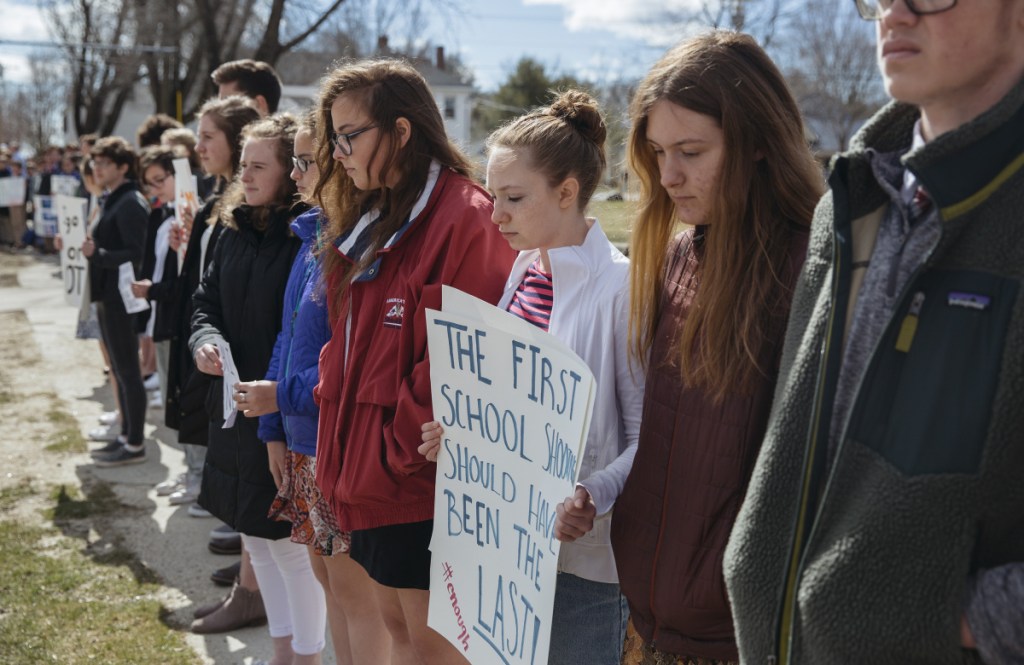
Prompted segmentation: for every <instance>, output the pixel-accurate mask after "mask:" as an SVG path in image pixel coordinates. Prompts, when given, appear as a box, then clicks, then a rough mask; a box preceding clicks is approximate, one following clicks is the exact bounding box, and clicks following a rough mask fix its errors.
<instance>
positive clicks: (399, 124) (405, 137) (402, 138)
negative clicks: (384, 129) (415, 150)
mask: <svg viewBox="0 0 1024 665" xmlns="http://www.w3.org/2000/svg"><path fill="white" fill-rule="evenodd" d="M395 131H397V132H398V147H399V148H404V147H405V144H406V143H408V142H409V137H411V136H412V125H411V124H410V123H409V121H408V120H407V119H405V118H398V119H397V120H395Z"/></svg>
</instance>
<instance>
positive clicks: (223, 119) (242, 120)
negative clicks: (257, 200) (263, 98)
mask: <svg viewBox="0 0 1024 665" xmlns="http://www.w3.org/2000/svg"><path fill="white" fill-rule="evenodd" d="M207 115H208V116H210V120H212V121H213V124H214V126H216V127H217V129H219V130H220V131H222V132H224V138H225V139H227V142H228V146H230V148H231V175H232V176H234V175H237V173H238V162H239V160H241V159H242V141H241V136H242V128H243V127H245V126H246V125H248V124H249V123H250V122H255V121H257V120H259V119H260V112H259V111H257V110H256V106H255V104H254V103H253V101H252V100H251V99H249V98H248V97H243V96H241V95H232V96H230V97H225V98H223V99H210V100H207V101H206V103H204V104H203V105H202V106H200V107H199V112H198V113H196V120H197V121H198V120H202V118H203V116H207ZM217 180H218V182H220V181H221V177H220V176H217ZM221 184H223V183H221Z"/></svg>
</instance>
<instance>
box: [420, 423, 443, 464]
mask: <svg viewBox="0 0 1024 665" xmlns="http://www.w3.org/2000/svg"><path fill="white" fill-rule="evenodd" d="M421 429H422V431H423V444H422V445H420V447H419V448H417V449H416V452H418V453H419V454H420V455H423V456H424V457H426V458H427V459H428V460H430V461H431V462H436V461H437V454H438V453H439V452H441V435H442V434H444V428H443V427H441V423H439V422H437V421H436V420H434V421H431V422H429V423H423V427H422V428H421Z"/></svg>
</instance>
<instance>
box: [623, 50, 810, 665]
mask: <svg viewBox="0 0 1024 665" xmlns="http://www.w3.org/2000/svg"><path fill="white" fill-rule="evenodd" d="M631 116H632V131H631V134H630V137H629V142H628V156H629V164H630V168H631V170H632V171H633V172H634V173H635V174H636V180H637V181H638V182H639V184H640V204H639V214H638V217H637V219H636V222H635V225H634V229H633V240H632V244H631V252H630V263H631V271H632V275H631V280H630V290H631V299H630V300H631V304H630V310H631V311H630V329H631V332H632V333H633V336H632V337H631V340H632V343H633V345H634V348H633V355H634V357H635V358H636V359H637V360H638V361H641V362H642V363H643V364H644V366H645V367H646V372H647V384H646V390H645V397H644V410H643V421H642V423H641V425H640V439H639V445H638V447H637V452H636V457H635V458H634V460H633V469H632V470H631V471H630V474H629V477H628V478H627V480H626V484H625V487H624V488H623V490H622V494H621V495H620V496H619V498H618V500H617V501H616V503H615V512H614V515H613V518H612V528H611V539H612V546H613V548H614V550H615V560H616V564H617V567H618V572H619V584H620V585H621V587H622V591H623V593H624V594H625V596H626V598H627V600H628V601H629V609H630V624H631V629H630V631H629V634H628V636H627V640H626V642H627V644H626V653H625V659H624V662H625V663H628V664H629V665H637V664H644V665H653V664H655V663H657V664H659V665H660V664H666V665H669V664H671V665H676V664H678V663H687V664H689V663H701V664H705V663H725V662H729V663H732V662H736V661H738V660H739V657H738V654H737V649H736V639H735V635H734V630H733V624H732V619H731V615H730V609H729V601H728V598H727V597H726V591H725V581H724V578H723V574H722V555H723V551H724V550H725V545H726V541H727V539H728V537H729V533H730V531H731V529H732V526H733V523H734V522H735V519H736V514H737V512H738V511H739V508H740V504H741V503H742V501H743V497H744V494H745V492H746V487H747V483H748V481H749V480H750V473H751V469H752V468H753V465H754V460H755V458H756V456H757V452H758V449H759V446H760V444H761V440H762V438H763V436H764V432H765V428H766V426H767V421H768V410H769V408H770V406H771V400H772V395H773V392H774V388H775V378H776V374H777V372H778V367H779V358H780V354H781V350H782V342H783V334H784V332H785V326H786V318H787V315H788V312H789V306H790V297H791V293H792V288H793V285H794V283H795V281H796V277H797V274H798V273H799V272H800V267H801V265H802V264H803V260H804V255H805V252H806V246H807V237H808V236H807V229H808V226H809V225H810V221H811V214H812V212H813V210H814V206H815V204H816V203H817V200H818V197H819V195H820V193H821V190H822V184H823V183H822V176H821V170H820V168H819V166H818V165H817V163H816V162H815V160H814V158H813V156H812V155H811V153H810V151H809V150H808V148H807V143H806V141H805V139H804V134H803V125H802V122H801V119H800V113H799V111H798V109H797V106H796V103H795V102H794V101H793V98H792V96H791V95H790V93H789V90H788V89H787V88H786V84H785V81H784V80H783V78H782V75H781V74H780V73H779V71H778V69H777V68H776V67H775V65H774V64H773V63H772V62H771V60H770V59H769V58H768V56H767V55H766V54H765V53H764V51H763V50H762V49H761V48H760V47H759V46H758V45H757V44H756V43H755V42H754V40H753V39H751V38H750V37H749V36H746V35H740V34H738V33H732V32H717V31H715V32H709V33H706V34H704V35H702V36H700V37H696V38H694V39H691V40H688V41H686V42H683V43H682V44H680V45H679V46H677V47H675V48H673V49H672V50H670V51H669V52H668V53H666V54H665V55H664V56H663V57H662V59H661V60H660V61H659V62H658V63H657V64H655V65H654V67H653V68H652V69H651V71H650V72H649V73H648V74H647V77H646V78H645V79H644V80H643V81H642V82H641V84H640V87H639V88H638V90H637V92H636V95H635V96H634V98H633V101H632V108H631ZM680 224H683V225H686V226H690V227H692V228H688V229H686V230H684V231H682V232H681V233H680V232H679V230H680ZM648 354H649V355H648Z"/></svg>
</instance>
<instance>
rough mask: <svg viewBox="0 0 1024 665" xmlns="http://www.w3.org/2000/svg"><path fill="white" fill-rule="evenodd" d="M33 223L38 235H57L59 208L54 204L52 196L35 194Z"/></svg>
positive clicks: (45, 236)
mask: <svg viewBox="0 0 1024 665" xmlns="http://www.w3.org/2000/svg"><path fill="white" fill-rule="evenodd" d="M32 209H33V213H32V215H33V217H32V219H33V224H34V227H33V228H34V229H35V231H36V235H38V236H41V237H43V238H52V237H54V236H55V235H57V226H58V223H59V222H58V219H57V208H56V206H55V205H54V202H53V197H52V196H33V197H32Z"/></svg>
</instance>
